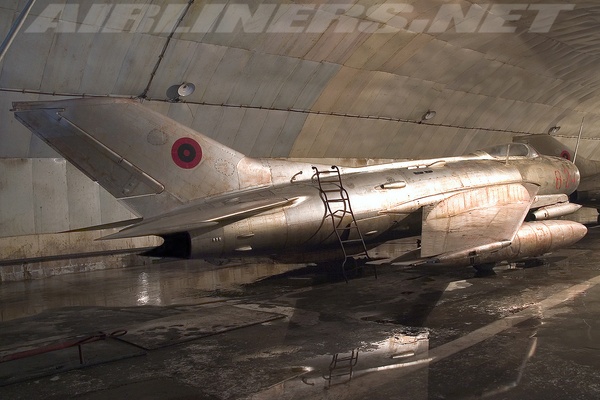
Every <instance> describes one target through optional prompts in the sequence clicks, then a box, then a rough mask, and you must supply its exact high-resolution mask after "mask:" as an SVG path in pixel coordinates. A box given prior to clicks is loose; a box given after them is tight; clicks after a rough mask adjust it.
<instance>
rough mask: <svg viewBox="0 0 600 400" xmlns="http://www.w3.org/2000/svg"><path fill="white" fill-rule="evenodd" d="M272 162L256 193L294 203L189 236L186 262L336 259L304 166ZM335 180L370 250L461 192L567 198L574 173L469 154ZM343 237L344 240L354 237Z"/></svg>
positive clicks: (567, 167) (415, 231)
mask: <svg viewBox="0 0 600 400" xmlns="http://www.w3.org/2000/svg"><path fill="white" fill-rule="evenodd" d="M276 163H277V164H278V165H273V168H278V171H280V172H279V174H280V176H281V182H279V184H275V185H274V186H273V187H271V188H268V189H263V190H264V191H265V192H268V193H269V195H273V196H276V197H285V198H291V199H292V198H296V200H295V202H294V204H293V205H291V206H286V207H283V208H280V209H275V210H270V211H268V212H265V213H262V214H259V215H255V216H252V217H249V218H246V219H243V220H240V221H237V222H233V223H231V224H228V225H224V226H222V227H218V228H216V229H214V230H211V231H210V232H206V233H203V232H190V249H189V250H190V254H189V255H190V256H191V257H194V258H205V257H239V256H272V257H274V258H277V259H279V260H282V261H295V262H299V261H315V260H331V259H339V258H340V257H341V254H342V253H341V249H340V245H339V243H338V239H337V237H336V236H335V234H334V232H333V227H332V224H331V221H329V220H328V218H327V215H326V208H325V206H324V204H323V201H322V200H321V198H320V197H319V189H318V186H317V184H316V182H315V180H314V177H312V178H309V179H304V180H300V179H297V177H299V176H301V177H302V176H304V177H311V173H312V171H311V169H310V165H308V164H307V165H303V164H302V163H286V162H283V161H282V162H276ZM322 168H325V167H322ZM284 170H285V171H286V172H283V171H284ZM300 171H302V174H299V172H300ZM294 176H295V178H294V179H292V177H294ZM342 179H343V183H344V187H345V188H346V190H347V191H348V194H349V197H350V199H351V203H352V208H353V211H354V214H355V217H356V220H357V223H358V225H359V228H360V230H361V232H362V233H363V236H364V239H365V242H366V243H367V245H368V246H369V247H373V246H375V245H378V244H380V243H382V242H384V241H387V240H391V239H397V238H403V237H410V236H415V235H419V234H420V232H421V226H422V220H421V210H422V209H423V207H424V206H427V205H430V204H434V203H437V202H440V201H441V200H443V199H444V198H448V197H449V196H452V195H454V194H456V193H459V192H461V191H465V190H468V189H473V188H486V187H494V186H495V185H500V184H507V183H521V182H528V183H534V184H536V185H539V187H540V188H539V191H538V193H537V195H538V196H544V195H554V194H568V193H570V192H572V191H573V190H574V189H575V188H576V187H577V184H578V182H579V173H578V171H577V169H576V168H575V167H574V166H573V164H571V163H569V162H568V161H566V160H563V159H560V158H556V157H545V156H544V157H536V158H532V159H508V160H498V159H493V158H490V157H485V156H481V155H473V156H463V157H453V158H446V159H439V160H426V161H420V162H419V163H414V162H400V163H392V164H387V165H379V166H372V167H365V168H358V169H352V168H349V169H344V170H343V175H342ZM265 195H267V194H265ZM472 206H473V207H475V208H476V207H477V204H473V205H472ZM348 223H349V221H348ZM349 234H350V237H348V239H352V238H353V237H356V236H357V235H358V233H357V232H356V231H352V232H349ZM356 252H357V253H358V252H360V247H358V246H357V247H356Z"/></svg>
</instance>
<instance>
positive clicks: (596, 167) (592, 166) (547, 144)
mask: <svg viewBox="0 0 600 400" xmlns="http://www.w3.org/2000/svg"><path fill="white" fill-rule="evenodd" d="M513 142H518V143H527V144H530V145H531V146H533V148H535V149H536V150H537V151H538V152H539V153H540V154H545V155H547V156H556V157H562V158H566V159H567V160H569V161H573V158H574V156H575V152H574V151H573V150H572V149H571V148H569V147H568V146H565V145H564V144H562V143H561V142H560V141H558V139H556V138H555V137H553V136H551V135H549V134H539V135H524V136H515V137H513ZM575 164H576V165H577V168H578V169H579V172H580V173H581V176H582V177H588V176H591V175H595V174H598V173H599V172H600V162H598V161H593V160H589V159H587V158H584V157H582V156H581V155H577V161H576V163H575Z"/></svg>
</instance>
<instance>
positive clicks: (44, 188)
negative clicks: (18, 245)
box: [0, 158, 135, 237]
mask: <svg viewBox="0 0 600 400" xmlns="http://www.w3.org/2000/svg"><path fill="white" fill-rule="evenodd" d="M0 171H1V173H0V237H7V236H21V235H31V234H34V233H35V234H41V233H54V232H62V231H67V230H70V229H77V228H83V227H87V226H92V225H99V224H105V223H110V222H115V221H122V220H126V219H130V218H135V216H134V215H133V214H132V213H130V212H129V211H127V210H126V209H125V208H124V207H123V206H122V205H121V204H120V203H118V202H117V201H116V200H115V198H114V197H112V196H111V195H110V194H108V193H107V192H106V191H105V190H104V189H102V188H100V187H99V186H98V185H97V184H96V183H94V182H92V181H91V180H90V179H89V178H87V177H86V176H85V175H83V174H82V173H81V172H80V171H79V170H77V169H76V168H75V167H73V166H72V165H70V164H67V162H66V161H65V160H63V159H54V158H36V159H0Z"/></svg>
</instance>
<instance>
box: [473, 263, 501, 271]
mask: <svg viewBox="0 0 600 400" xmlns="http://www.w3.org/2000/svg"><path fill="white" fill-rule="evenodd" d="M495 266H496V263H485V264H475V265H473V268H475V270H476V271H477V272H492V271H493V270H494V267H495Z"/></svg>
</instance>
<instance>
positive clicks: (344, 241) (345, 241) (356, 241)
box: [341, 239, 362, 243]
mask: <svg viewBox="0 0 600 400" xmlns="http://www.w3.org/2000/svg"><path fill="white" fill-rule="evenodd" d="M341 242H342V243H358V242H362V240H361V239H348V240H341Z"/></svg>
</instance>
